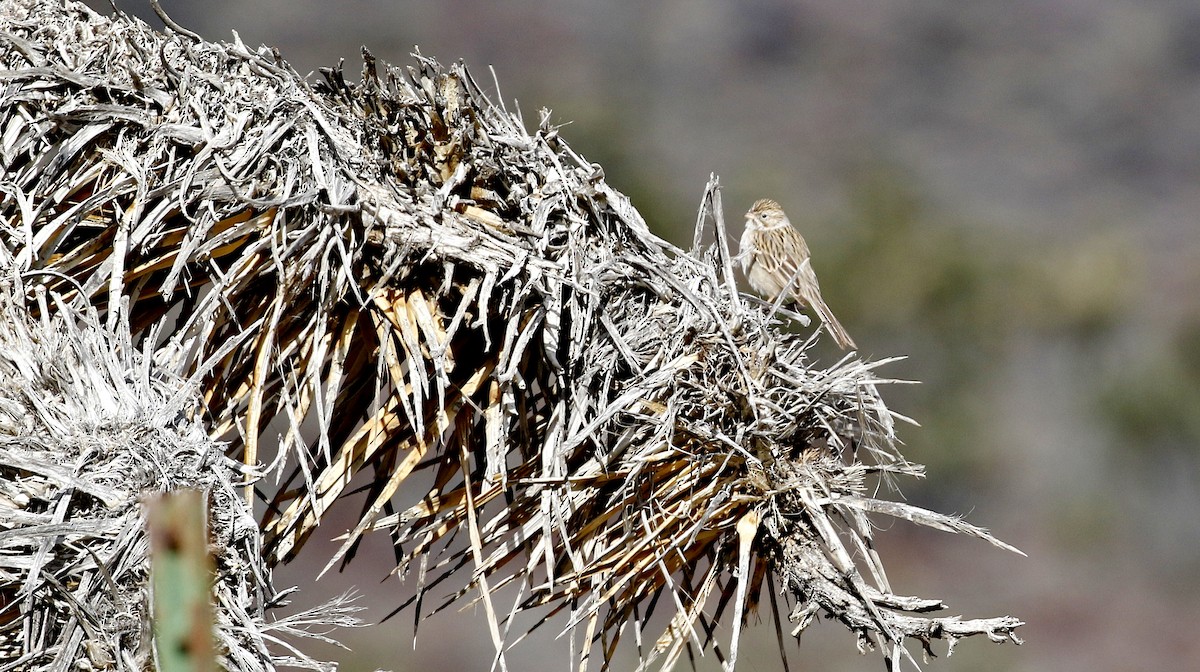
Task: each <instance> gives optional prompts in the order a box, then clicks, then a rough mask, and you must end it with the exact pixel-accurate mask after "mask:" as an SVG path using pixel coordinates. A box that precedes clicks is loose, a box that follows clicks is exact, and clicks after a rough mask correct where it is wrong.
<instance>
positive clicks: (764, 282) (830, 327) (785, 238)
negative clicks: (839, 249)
mask: <svg viewBox="0 0 1200 672" xmlns="http://www.w3.org/2000/svg"><path fill="white" fill-rule="evenodd" d="M739 256H740V257H741V260H742V271H744V272H745V273H746V279H748V280H749V281H750V286H751V287H753V288H754V291H756V292H758V293H759V294H761V295H763V296H764V297H765V298H766V299H767V300H769V301H774V300H775V299H776V298H777V297H778V296H779V293H780V292H782V291H783V290H784V288H786V287H787V286H788V283H789V282H791V290H790V291H789V292H788V294H789V295H788V297H787V299H786V300H785V302H791V303H796V304H799V305H800V306H803V307H807V308H810V309H812V311H813V312H815V313H816V314H817V315H818V316H820V318H821V321H822V322H824V323H825V329H826V330H827V331H829V334H830V335H831V336H833V340H834V341H836V342H837V344H838V346H840V347H841V348H842V349H846V348H857V347H858V346H856V345H855V344H854V339H852V338H850V334H848V333H846V330H845V328H843V327H842V324H841V322H838V320H837V318H836V317H834V316H833V311H831V310H829V306H827V305H825V300H824V299H822V298H821V286H820V284H818V283H817V274H816V273H815V272H814V271H813V268H812V257H811V255H810V254H809V251H808V243H806V242H804V236H801V235H800V232H799V231H797V230H796V227H794V226H792V223H791V221H789V220H788V218H787V215H786V214H785V213H784V212H783V208H781V207H779V204H778V203H776V202H775V201H772V200H770V199H765V198H764V199H762V200H760V201H757V202H755V204H754V206H753V207H751V208H750V211H749V212H747V213H746V231H745V232H744V233H743V234H742V241H741V251H740V254H739ZM793 276H795V278H796V279H795V280H792V277H793Z"/></svg>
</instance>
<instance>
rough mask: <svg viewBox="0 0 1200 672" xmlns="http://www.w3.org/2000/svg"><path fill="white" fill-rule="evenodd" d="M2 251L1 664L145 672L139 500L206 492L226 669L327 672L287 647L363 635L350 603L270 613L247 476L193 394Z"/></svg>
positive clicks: (121, 326) (115, 330)
mask: <svg viewBox="0 0 1200 672" xmlns="http://www.w3.org/2000/svg"><path fill="white" fill-rule="evenodd" d="M12 261H13V260H12V258H11V257H8V255H7V250H5V249H3V248H0V669H3V670H37V671H40V670H67V669H91V670H144V669H154V668H155V667H156V666H155V661H156V660H157V659H156V657H155V654H154V650H153V647H152V645H151V636H150V633H151V628H150V623H149V621H148V615H149V613H150V606H149V582H150V563H149V543H148V540H147V532H146V529H145V524H144V518H145V512H144V510H143V500H144V499H145V498H147V497H149V496H153V495H156V494H158V493H161V492H169V491H173V490H177V489H180V488H198V489H202V490H203V491H205V492H206V493H207V499H208V503H209V511H210V523H209V529H210V541H209V548H210V550H211V552H212V554H213V556H214V560H215V569H216V575H215V577H214V585H213V590H212V593H213V598H214V601H215V602H216V603H217V604H218V605H219V606H220V609H219V610H218V612H217V613H218V617H217V619H216V625H217V627H216V634H217V637H216V640H217V643H218V644H219V660H220V663H221V667H222V669H227V670H232V671H236V672H251V671H255V670H273V669H275V667H276V666H277V665H285V666H292V667H299V668H304V669H313V670H323V669H330V668H331V665H329V664H327V663H321V662H319V661H315V660H312V659H311V658H309V657H307V656H306V655H304V654H303V653H301V652H300V651H299V650H297V649H294V648H291V647H290V646H288V645H285V644H283V643H282V642H281V640H280V637H281V636H283V635H292V636H309V637H317V638H319V639H327V638H325V637H324V636H323V635H320V634H314V633H310V632H307V631H306V629H307V628H308V627H309V626H319V627H320V628H322V629H324V628H329V627H331V626H349V625H354V624H355V623H356V621H355V620H354V619H353V618H352V617H351V615H350V614H351V612H352V611H354V608H352V607H351V606H349V605H348V604H346V601H345V600H344V599H342V600H337V601H335V602H333V603H330V604H328V605H324V606H322V607H319V608H317V609H314V610H311V611H309V612H307V613H303V614H299V615H296V616H293V617H289V618H282V619H280V618H272V617H271V616H269V615H268V613H267V610H268V608H269V607H271V606H272V605H274V604H276V603H277V602H278V601H279V600H280V599H281V598H282V597H283V595H282V594H280V593H277V592H276V591H275V589H274V588H273V587H272V583H271V568H270V567H269V566H268V565H267V563H266V559H265V557H264V556H263V554H262V549H261V536H260V535H259V533H258V527H257V525H256V524H255V521H254V518H253V515H252V512H251V510H250V509H249V507H247V506H246V504H245V502H243V501H242V499H241V498H240V497H239V496H238V492H237V489H236V484H237V483H238V482H239V481H241V480H243V478H244V477H245V474H243V471H244V470H243V469H242V468H241V467H240V465H239V464H237V463H236V462H233V461H231V460H230V459H229V458H227V457H226V456H225V455H224V454H223V452H222V449H223V447H224V446H223V445H221V444H220V443H219V442H216V441H214V440H213V439H212V438H210V437H209V435H208V432H207V429H206V428H205V426H204V425H203V423H202V422H201V421H200V417H199V416H200V412H199V411H200V408H201V405H200V400H199V397H198V395H197V389H196V386H195V385H193V384H192V383H191V382H190V381H188V380H186V379H183V378H181V377H179V376H178V375H176V374H175V373H173V372H171V371H170V370H169V367H168V368H164V367H161V366H155V365H153V364H152V362H151V359H152V357H153V353H152V352H149V351H147V350H145V349H143V348H140V347H137V346H135V345H134V344H133V343H132V341H131V339H130V332H129V328H128V325H127V324H126V323H125V321H124V319H123V316H121V315H119V314H113V317H114V318H115V319H114V320H113V322H112V324H110V325H107V326H106V325H105V324H103V323H102V322H101V320H100V318H99V316H98V315H97V314H96V311H95V310H94V309H92V307H91V306H88V305H86V304H85V305H83V306H79V305H73V304H70V303H67V302H65V301H63V300H62V299H61V297H58V296H54V295H47V294H46V293H45V292H44V291H43V290H44V287H43V286H41V285H40V283H38V282H37V280H38V279H40V278H41V277H42V274H41V273H37V272H35V273H32V274H30V275H29V276H28V277H26V278H23V277H22V276H21V275H20V274H19V273H17V272H15V269H14V267H13V263H12Z"/></svg>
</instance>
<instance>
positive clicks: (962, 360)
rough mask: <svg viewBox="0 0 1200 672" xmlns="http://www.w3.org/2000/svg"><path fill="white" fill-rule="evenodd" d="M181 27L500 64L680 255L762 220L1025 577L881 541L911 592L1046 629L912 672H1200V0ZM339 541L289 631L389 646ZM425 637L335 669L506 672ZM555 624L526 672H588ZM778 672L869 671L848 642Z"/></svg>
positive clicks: (440, 7)
mask: <svg viewBox="0 0 1200 672" xmlns="http://www.w3.org/2000/svg"><path fill="white" fill-rule="evenodd" d="M89 4H91V6H92V7H94V8H96V9H97V10H98V11H101V12H104V13H107V12H108V11H110V10H109V9H108V5H107V3H105V2H96V1H91V2H89ZM118 4H119V5H120V6H121V7H122V8H123V9H124V10H126V11H129V12H131V13H135V14H137V15H139V16H142V17H144V18H146V20H147V21H148V22H150V23H151V24H152V25H160V24H159V22H158V21H157V19H154V18H153V15H152V13H151V12H150V11H149V6H148V2H143V1H142V0H118ZM162 4H163V6H164V8H165V9H166V10H167V12H168V13H169V14H171V16H172V17H173V18H174V19H175V20H176V21H178V22H179V23H181V24H183V25H184V26H187V27H189V28H191V29H192V30H194V31H196V32H198V33H200V34H201V35H202V36H204V37H205V38H206V39H210V40H229V39H231V33H230V31H231V30H237V32H238V33H239V34H240V35H241V37H242V39H243V40H244V41H245V42H246V43H247V44H250V45H252V46H253V45H257V44H259V43H266V44H270V45H273V46H276V47H278V48H279V50H280V51H281V52H282V54H283V56H284V58H286V59H287V60H288V61H290V62H291V64H292V65H293V66H294V67H295V68H296V69H297V70H299V71H300V72H301V73H305V72H309V71H315V70H316V68H318V67H321V66H329V65H334V64H336V63H337V62H338V61H339V60H340V59H345V60H346V69H347V73H348V76H347V79H351V80H357V73H358V72H359V70H360V57H359V53H360V47H361V46H363V45H366V46H367V47H369V48H370V50H371V51H372V52H373V53H374V54H375V55H376V56H377V57H379V58H381V59H383V60H386V61H390V62H392V63H395V64H400V65H404V64H406V63H408V62H409V57H408V54H409V52H410V51H411V50H412V49H413V47H414V45H419V47H420V49H421V52H422V53H423V54H425V55H428V56H432V57H435V58H437V59H439V60H441V61H443V62H446V63H448V62H452V61H455V60H458V59H463V60H464V61H465V62H466V63H467V64H468V65H469V66H470V67H472V68H473V71H474V74H475V76H476V78H477V79H478V80H480V81H481V82H490V81H491V77H490V75H489V74H488V72H487V66H488V65H493V66H494V67H495V71H496V74H497V76H498V78H499V81H500V85H501V89H502V91H501V93H502V96H503V98H504V99H505V100H506V101H508V103H509V104H510V105H511V104H512V101H513V100H514V99H516V100H517V101H519V103H520V108H521V110H523V112H524V117H525V119H526V120H527V124H528V125H532V124H535V123H536V119H537V110H538V109H539V108H542V107H548V108H551V109H552V110H553V112H554V114H553V119H554V120H555V121H557V122H558V123H567V122H571V123H570V124H569V125H568V126H566V128H564V129H563V131H562V135H563V136H564V137H566V138H567V140H568V141H569V142H570V143H571V144H572V145H573V146H574V147H575V148H576V149H577V150H579V151H580V152H581V153H582V154H583V155H584V156H586V157H588V158H589V159H591V160H593V161H597V162H599V163H601V164H602V165H603V166H604V170H605V173H606V175H607V178H608V181H609V182H610V184H612V185H613V186H614V187H615V188H617V189H619V190H621V191H623V192H625V193H626V194H628V195H630V196H631V198H632V199H633V202H634V205H635V206H637V208H638V209H639V210H640V211H641V212H642V213H643V215H645V217H646V219H647V220H648V222H649V223H650V225H651V227H652V228H653V229H654V230H655V231H656V232H657V233H658V234H660V235H661V236H663V237H665V238H667V239H668V240H671V241H672V242H674V243H676V244H678V245H681V246H685V247H686V246H687V245H689V244H690V241H691V229H692V226H693V224H694V221H695V212H696V209H697V207H698V206H699V201H700V197H701V194H702V190H703V187H704V183H705V180H706V179H707V177H708V175H709V173H710V172H714V173H716V174H717V175H719V176H720V178H721V182H722V184H723V186H724V192H723V194H724V202H725V205H726V207H727V208H728V211H727V212H726V213H725V214H726V218H727V220H728V221H730V222H733V223H734V226H735V227H736V230H735V231H734V234H735V235H736V234H737V233H740V226H741V224H740V223H741V214H742V213H743V212H744V211H745V210H746V208H747V207H748V206H749V205H750V203H751V202H752V201H753V200H754V199H757V198H762V197H771V198H774V199H776V200H778V201H780V202H781V203H782V204H783V205H784V207H785V208H786V209H787V211H788V213H789V215H790V216H791V219H792V221H793V222H794V223H796V224H797V225H798V226H799V227H800V228H801V229H802V230H803V232H804V234H805V236H806V237H807V238H808V240H809V243H810V245H811V247H812V248H813V250H814V251H815V256H814V265H815V267H816V270H817V272H818V274H819V275H820V278H821V283H822V288H823V290H824V294H825V298H826V299H827V301H828V303H829V304H830V305H831V306H832V308H833V310H834V312H835V313H836V314H837V315H838V316H839V317H840V318H841V320H842V321H843V322H844V323H845V324H846V326H847V328H848V329H849V331H850V332H851V333H852V334H853V335H854V338H855V339H856V340H857V341H858V343H859V344H860V346H861V347H862V353H863V355H864V356H868V357H886V356H891V355H899V354H903V355H908V356H909V358H908V359H907V360H905V361H903V362H900V363H897V364H893V365H891V366H889V367H887V368H886V369H885V370H883V371H882V375H885V376H890V377H895V378H903V379H910V380H919V381H921V385H917V386H893V387H891V388H889V389H885V390H883V392H884V396H885V399H887V400H888V402H889V404H890V405H891V406H892V407H893V408H895V409H896V410H898V411H899V412H901V413H904V414H905V415H908V416H911V417H913V418H916V419H917V420H919V421H920V423H921V425H922V426H921V427H904V428H902V438H903V439H904V441H905V443H906V444H907V449H906V454H907V456H908V457H909V458H910V459H912V460H914V461H916V462H921V463H924V464H926V465H927V466H928V474H929V475H928V478H927V479H925V480H924V481H920V482H915V481H914V482H907V483H903V484H902V486H903V496H904V497H906V498H907V500H908V501H910V502H912V503H915V504H918V505H922V506H927V507H930V508H934V509H937V510H939V511H944V512H955V513H961V514H964V515H966V516H967V519H968V520H969V521H971V522H973V523H975V524H978V525H982V526H985V527H987V528H989V529H991V530H992V531H993V532H995V533H996V534H997V536H999V537H1000V538H1002V539H1004V540H1006V541H1008V542H1011V543H1013V544H1014V545H1016V546H1018V547H1020V548H1021V549H1023V550H1024V551H1025V552H1026V553H1028V556H1029V557H1028V558H1022V557H1019V556H1015V555H1011V554H1008V553H1005V552H1003V551H1000V550H997V549H994V548H992V547H990V546H988V545H986V544H984V543H982V542H978V541H971V540H967V539H959V538H956V537H952V536H948V535H944V534H939V533H933V532H928V531H925V530H921V529H917V528H915V527H912V526H909V525H906V524H891V525H888V527H887V529H886V530H885V531H883V532H882V533H881V535H880V545H881V553H882V555H883V557H884V559H885V562H886V563H887V564H888V566H889V567H890V568H891V572H892V574H891V579H892V585H893V586H894V587H895V589H896V590H897V591H898V592H900V593H902V594H912V595H921V596H925V597H938V598H942V599H944V600H946V602H947V603H948V604H949V605H950V613H955V614H962V615H963V616H964V617H967V618H973V617H990V616H1000V615H1005V614H1011V615H1014V616H1017V617H1020V618H1023V619H1025V620H1026V622H1027V625H1026V626H1025V627H1023V628H1022V629H1021V630H1020V633H1021V634H1022V636H1023V637H1024V638H1025V639H1026V644H1025V645H1024V646H1021V647H1014V646H1012V645H1011V644H1010V645H1004V646H999V645H994V644H991V643H989V642H987V641H976V640H966V641H963V642H961V643H960V644H959V646H958V647H957V648H956V649H955V651H954V655H953V656H952V657H951V658H949V659H945V658H943V659H941V660H938V661H934V662H932V663H930V664H929V665H928V666H926V669H929V670H1020V671H1027V670H1028V671H1033V670H1048V669H1053V670H1060V671H1073V670H1087V671H1089V672H1093V671H1097V670H1130V669H1200V638H1197V637H1196V636H1195V628H1196V620H1197V617H1198V616H1200V599H1198V598H1200V581H1197V579H1196V577H1197V575H1200V485H1198V483H1200V300H1198V298H1197V297H1198V295H1200V224H1198V222H1197V213H1200V112H1198V110H1200V5H1197V4H1196V3H1194V2H1187V1H1184V0H1178V1H1172V0H1140V1H1137V2H1135V1H1132V0H1129V1H1125V0H1089V1H1088V2H1079V1H1076V0H1037V1H1034V0H1012V1H1010V2H1004V3H997V2H987V1H982V0H961V1H958V2H932V1H928V0H914V1H912V2H904V3H891V2H878V1H877V2H864V1H861V0H804V1H801V0H797V1H791V2H789V1H784V0H749V1H742V2H733V1H731V0H726V1H723V2H719V1H712V0H709V1H704V0H693V1H691V2H678V1H675V2H657V3H643V2H632V1H627V2H608V3H606V2H594V1H591V0H561V1H559V2H550V1H548V0H541V1H532V2H505V3H492V2H482V1H470V0H446V1H443V2H438V3H415V2H412V3H409V2H397V3H380V2H365V1H361V0H359V1H347V2H339V3H331V2H330V3H326V2H318V1H316V0H270V1H259V0H237V1H236V2H234V1H231V0H210V1H209V2H205V3H192V2H185V1H182V0H174V1H173V0H163V2H162ZM822 352H823V354H824V355H825V357H826V358H827V361H832V359H833V358H835V357H836V356H837V353H836V352H834V351H832V350H823V351H822ZM348 508H350V509H351V510H350V511H348V512H345V513H346V514H347V515H348V516H353V515H355V513H356V510H354V509H355V508H356V507H348ZM338 525H339V523H338V522H337V521H331V522H329V523H327V525H326V526H324V527H323V528H322V530H319V531H318V534H317V535H315V537H314V539H313V541H312V542H311V543H310V548H307V549H306V553H305V554H304V556H305V558H306V559H308V562H302V561H300V562H296V563H293V564H292V565H290V566H288V567H285V568H283V569H282V570H280V571H279V572H278V576H277V578H278V582H279V583H280V584H281V585H285V586H286V585H291V584H298V585H300V586H301V587H302V589H303V590H302V592H301V593H300V594H299V597H298V599H297V605H298V606H311V605H313V604H316V603H317V602H320V601H322V600H323V599H324V598H325V597H327V596H330V595H333V594H337V593H339V592H341V591H343V590H345V589H346V588H347V587H348V586H351V585H355V586H358V588H359V590H360V591H361V592H363V593H364V597H363V598H362V600H361V602H362V604H364V605H365V606H368V607H369V608H370V611H368V612H367V617H368V619H370V620H372V621H373V622H375V621H378V620H379V619H381V618H383V616H385V615H386V614H387V613H388V612H390V611H391V610H392V609H393V608H394V607H396V606H398V605H399V604H400V602H401V601H402V600H403V598H404V597H406V596H407V595H409V594H410V588H409V587H406V586H402V585H400V584H399V582H398V581H397V580H396V579H395V578H389V577H388V576H387V572H388V570H389V569H390V568H391V566H392V564H393V559H392V555H391V551H390V549H389V548H388V547H387V543H386V540H385V539H384V538H382V537H379V538H376V539H374V540H373V542H374V543H373V544H368V548H366V549H365V550H364V552H363V553H362V554H360V558H359V559H357V560H356V561H355V562H354V563H353V564H352V565H351V566H350V568H349V569H348V570H347V572H345V573H343V574H337V575H330V576H326V577H324V578H322V579H321V580H320V581H319V582H316V583H313V579H314V577H315V574H316V572H317V571H318V569H319V567H320V566H321V565H323V564H324V558H326V557H328V552H327V551H328V550H329V549H331V548H332V544H328V543H327V542H326V543H325V544H324V545H323V540H326V539H328V538H330V537H333V536H335V535H336V534H337V533H339V532H341V531H343V530H341V529H339V527H338ZM324 530H327V531H328V532H327V533H322V531H324ZM412 630H413V615H412V613H411V612H410V611H405V612H402V613H401V614H400V615H399V616H397V617H395V618H393V619H391V620H388V621H387V622H385V623H383V624H382V625H377V626H373V627H371V628H365V629H361V630H357V631H353V632H343V633H340V635H339V637H340V638H341V639H342V640H343V641H345V642H346V643H347V644H348V645H349V646H351V647H352V648H353V651H352V652H338V651H336V650H322V651H321V653H323V654H325V655H328V656H331V657H334V658H336V659H337V660H339V661H341V663H342V669H343V670H346V671H357V670H374V669H376V668H384V669H393V670H396V671H397V672H400V671H402V670H427V669H435V670H437V669H467V670H485V669H488V668H489V667H490V666H491V661H492V657H493V651H492V645H491V642H490V638H489V636H488V634H487V628H486V625H485V620H484V618H483V616H482V613H479V614H475V613H472V611H471V610H469V609H468V610H467V611H465V612H463V613H456V612H450V613H442V614H439V615H436V616H434V617H432V618H430V619H427V620H425V621H423V622H422V623H421V632H420V639H419V640H418V642H417V646H416V650H415V651H414V650H413V649H412ZM550 630H555V628H553V627H551V628H547V632H546V633H541V634H540V636H538V637H535V638H533V639H532V640H531V641H529V642H527V643H524V644H522V645H520V646H519V647H518V648H517V649H516V650H514V651H513V652H512V653H510V654H509V658H508V660H509V665H510V669H519V670H567V669H569V668H570V665H571V659H570V655H571V653H570V650H569V648H568V645H567V643H566V642H563V641H555V640H554V639H553V638H552V636H551V635H552V634H553V633H551V632H550ZM748 636H749V637H750V639H749V641H748V645H747V646H745V647H744V651H743V658H742V660H741V661H740V664H739V669H741V670H754V671H768V670H781V669H783V668H782V665H781V663H780V662H779V654H778V652H777V650H776V645H775V640H774V632H773V628H772V626H771V625H770V623H767V622H763V623H761V624H759V625H758V626H756V627H752V628H751V629H750V632H749V635H748ZM936 650H937V651H938V652H939V655H942V654H944V651H945V646H944V644H938V645H936ZM788 659H789V661H790V663H791V666H792V669H793V670H811V669H821V670H831V671H838V670H875V669H880V668H881V663H880V661H879V659H878V656H877V654H870V656H869V657H862V656H860V655H859V654H858V653H856V652H855V650H854V642H853V639H852V637H851V636H850V635H849V634H848V633H847V631H846V630H845V629H844V628H843V627H842V626H840V625H838V624H836V623H829V622H822V623H819V624H816V625H814V626H813V627H812V628H810V630H809V631H808V632H807V633H806V634H805V635H804V640H803V641H802V643H801V645H800V646H799V647H798V648H797V647H795V646H791V647H789V651H788ZM633 660H634V659H633V657H632V656H627V657H626V658H624V659H623V661H624V662H618V666H617V669H625V668H628V669H632V667H633V666H634V663H633ZM622 665H624V667H622ZM683 665H686V662H685V663H683ZM698 667H699V668H700V669H706V670H716V669H718V666H717V664H716V662H715V661H714V660H713V659H712V657H711V656H709V657H707V658H705V659H704V660H703V661H700V662H699V664H698ZM681 669H682V668H681Z"/></svg>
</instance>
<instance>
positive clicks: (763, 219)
mask: <svg viewBox="0 0 1200 672" xmlns="http://www.w3.org/2000/svg"><path fill="white" fill-rule="evenodd" d="M783 226H791V222H789V221H788V218H787V215H785V214H783V208H781V207H779V204H778V203H776V202H775V201H772V200H771V199H769V198H764V199H762V200H759V201H755V202H754V205H753V206H752V207H751V208H750V211H749V212H747V213H746V228H748V229H753V230H756V231H769V230H771V229H777V228H780V227H783Z"/></svg>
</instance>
